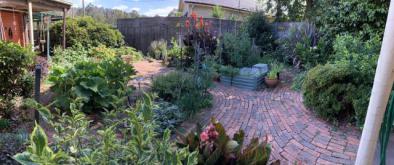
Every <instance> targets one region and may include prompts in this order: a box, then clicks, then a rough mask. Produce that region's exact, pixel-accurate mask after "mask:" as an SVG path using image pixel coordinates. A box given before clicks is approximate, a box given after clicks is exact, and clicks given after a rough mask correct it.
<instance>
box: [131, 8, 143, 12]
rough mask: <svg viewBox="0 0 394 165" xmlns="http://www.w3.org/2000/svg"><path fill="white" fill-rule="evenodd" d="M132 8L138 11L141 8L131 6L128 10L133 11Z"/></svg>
mask: <svg viewBox="0 0 394 165" xmlns="http://www.w3.org/2000/svg"><path fill="white" fill-rule="evenodd" d="M134 10H135V11H138V12H139V11H140V10H141V9H140V8H138V7H133V8H131V9H130V11H134Z"/></svg>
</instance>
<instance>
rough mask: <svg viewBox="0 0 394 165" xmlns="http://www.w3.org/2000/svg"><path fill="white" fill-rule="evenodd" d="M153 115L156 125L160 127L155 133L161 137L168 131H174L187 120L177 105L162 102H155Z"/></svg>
mask: <svg viewBox="0 0 394 165" xmlns="http://www.w3.org/2000/svg"><path fill="white" fill-rule="evenodd" d="M153 113H154V115H153V119H154V121H155V124H157V125H158V127H157V128H156V129H155V131H156V132H157V133H159V135H163V133H164V132H165V130H166V129H169V130H174V129H175V128H176V126H178V125H179V124H180V123H181V122H182V121H184V120H185V118H186V115H185V114H184V112H183V111H182V110H181V109H180V108H179V107H178V106H177V105H174V104H171V103H169V102H166V101H162V100H159V101H157V102H155V107H154V109H153Z"/></svg>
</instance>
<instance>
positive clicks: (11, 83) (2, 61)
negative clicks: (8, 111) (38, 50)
mask: <svg viewBox="0 0 394 165" xmlns="http://www.w3.org/2000/svg"><path fill="white" fill-rule="evenodd" d="M33 56H34V54H33V52H31V50H30V49H28V48H23V47H22V46H20V45H19V44H16V43H12V42H3V41H0V68H1V69H0V81H1V82H0V84H1V86H0V97H2V98H5V99H9V98H13V97H15V96H29V95H30V93H31V89H32V88H33V87H32V82H29V83H27V82H28V81H30V80H31V75H30V74H28V70H29V69H30V68H31V67H32V65H33Z"/></svg>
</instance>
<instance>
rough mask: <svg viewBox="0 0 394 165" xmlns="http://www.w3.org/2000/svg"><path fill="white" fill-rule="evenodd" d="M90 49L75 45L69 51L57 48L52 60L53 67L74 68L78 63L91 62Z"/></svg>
mask: <svg viewBox="0 0 394 165" xmlns="http://www.w3.org/2000/svg"><path fill="white" fill-rule="evenodd" d="M89 60H90V58H89V49H86V48H84V47H82V46H81V45H75V46H73V47H69V48H67V49H64V50H63V48H61V47H56V48H55V51H54V56H53V58H52V62H53V65H55V66H56V65H63V66H73V65H74V64H75V63H77V62H81V61H89Z"/></svg>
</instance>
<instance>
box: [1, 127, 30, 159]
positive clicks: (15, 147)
mask: <svg viewBox="0 0 394 165" xmlns="http://www.w3.org/2000/svg"><path fill="white" fill-rule="evenodd" d="M28 139H29V134H28V133H27V132H26V131H25V130H23V129H19V130H16V131H13V132H12V133H0V162H1V163H2V164H16V163H17V162H16V161H15V160H13V159H12V158H11V157H10V155H15V154H17V153H18V152H21V151H23V150H25V147H26V143H27V142H28Z"/></svg>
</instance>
